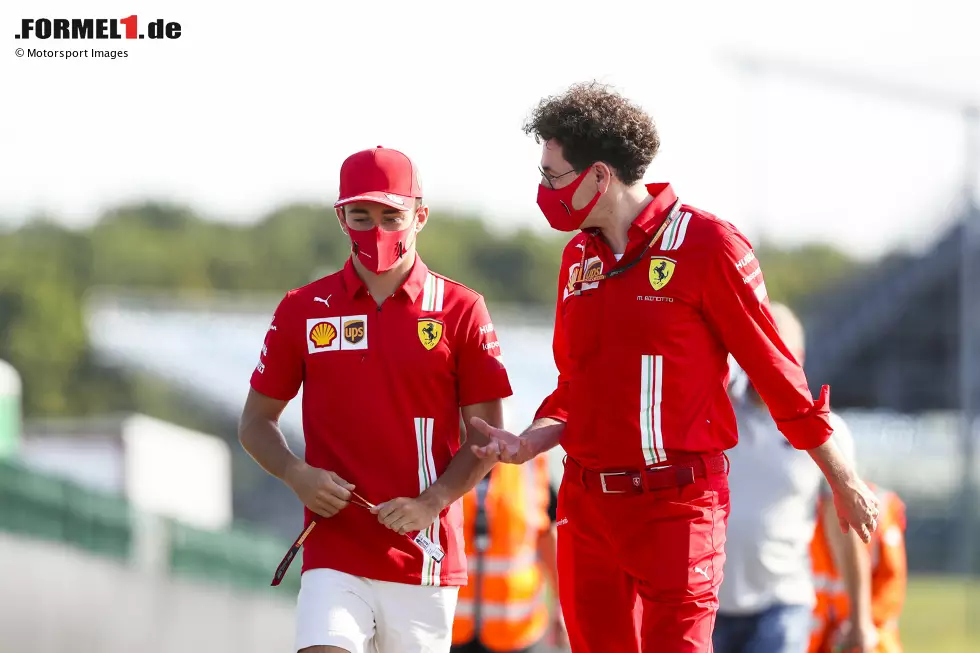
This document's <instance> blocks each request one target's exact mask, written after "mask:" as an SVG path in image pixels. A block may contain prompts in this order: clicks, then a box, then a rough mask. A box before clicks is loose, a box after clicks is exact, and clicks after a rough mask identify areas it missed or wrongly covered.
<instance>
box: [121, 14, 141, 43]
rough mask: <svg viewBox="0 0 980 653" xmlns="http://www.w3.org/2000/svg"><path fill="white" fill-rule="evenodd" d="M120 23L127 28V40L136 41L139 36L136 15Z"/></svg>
mask: <svg viewBox="0 0 980 653" xmlns="http://www.w3.org/2000/svg"><path fill="white" fill-rule="evenodd" d="M119 22H120V23H122V24H123V25H125V26H126V38H127V39H135V38H136V36H137V34H136V15H135V14H134V15H132V16H128V17H126V18H123V19H121V20H120V21H119Z"/></svg>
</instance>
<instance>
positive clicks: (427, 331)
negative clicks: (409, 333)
mask: <svg viewBox="0 0 980 653" xmlns="http://www.w3.org/2000/svg"><path fill="white" fill-rule="evenodd" d="M440 340H442V322H440V321H438V320H419V341H420V342H421V343H422V346H423V347H425V348H426V349H428V350H429V351H432V350H433V349H434V348H435V346H436V345H438V344H439V341H440Z"/></svg>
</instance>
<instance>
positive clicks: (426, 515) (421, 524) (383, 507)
mask: <svg viewBox="0 0 980 653" xmlns="http://www.w3.org/2000/svg"><path fill="white" fill-rule="evenodd" d="M371 512H373V513H374V514H376V515H377V516H378V521H379V522H381V523H382V524H383V525H385V526H387V527H388V528H390V529H391V530H393V531H395V532H396V533H398V534H399V535H406V534H407V533H415V532H418V531H422V530H425V529H426V528H428V527H429V526H431V525H432V523H433V522H435V521H436V520H437V519H439V509H438V507H437V506H435V505H434V504H433V502H432V501H431V500H429V499H428V498H427V497H424V496H418V497H415V498H414V499H409V498H407V497H399V498H397V499H392V500H391V501H385V502H384V503H380V504H378V505H376V506H375V507H374V508H372V509H371Z"/></svg>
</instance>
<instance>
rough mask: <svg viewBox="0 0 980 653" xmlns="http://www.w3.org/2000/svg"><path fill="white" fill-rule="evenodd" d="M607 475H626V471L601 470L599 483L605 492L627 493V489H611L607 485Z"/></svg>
mask: <svg viewBox="0 0 980 653" xmlns="http://www.w3.org/2000/svg"><path fill="white" fill-rule="evenodd" d="M607 476H626V472H599V483H600V484H601V485H602V492H603V494H626V490H610V489H608V488H607V487H606V477H607Z"/></svg>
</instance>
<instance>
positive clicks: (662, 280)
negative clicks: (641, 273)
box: [650, 257, 675, 290]
mask: <svg viewBox="0 0 980 653" xmlns="http://www.w3.org/2000/svg"><path fill="white" fill-rule="evenodd" d="M674 263H675V261H674V260H673V259H669V258H664V257H656V258H652V259H650V285H651V286H653V289H654V290H660V289H661V288H663V287H664V286H666V285H667V284H668V283H670V278H671V277H672V276H674Z"/></svg>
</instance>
